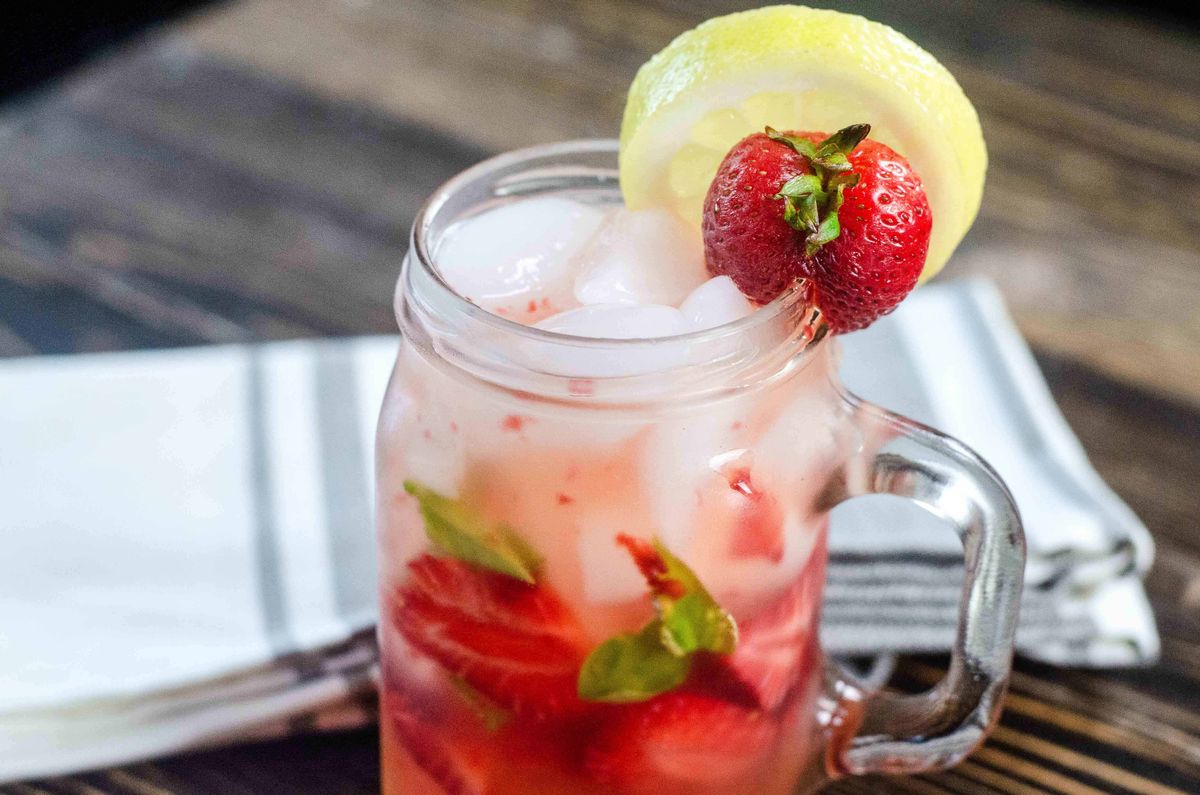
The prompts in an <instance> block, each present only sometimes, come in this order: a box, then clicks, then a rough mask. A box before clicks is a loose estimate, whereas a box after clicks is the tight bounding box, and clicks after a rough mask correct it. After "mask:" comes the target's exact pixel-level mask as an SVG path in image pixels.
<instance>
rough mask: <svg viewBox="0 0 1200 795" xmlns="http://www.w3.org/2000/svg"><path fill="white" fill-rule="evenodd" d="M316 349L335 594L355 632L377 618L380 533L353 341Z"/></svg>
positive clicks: (319, 429)
mask: <svg viewBox="0 0 1200 795" xmlns="http://www.w3.org/2000/svg"><path fill="white" fill-rule="evenodd" d="M314 347H315V350H316V367H315V369H314V374H315V375H314V388H315V389H316V403H317V426H318V427H317V442H318V450H319V455H320V456H321V472H322V479H323V482H324V488H325V495H324V496H325V522H326V527H328V528H329V545H330V556H331V560H332V564H333V572H334V577H335V580H334V594H335V596H336V598H337V606H338V612H339V613H340V614H341V616H342V619H343V620H344V621H345V622H346V626H347V629H351V630H352V629H357V628H358V625H360V624H362V623H363V622H365V621H370V620H372V616H373V615H374V605H375V534H374V530H373V526H372V512H371V506H370V497H369V495H368V493H367V473H366V472H365V471H364V469H363V449H362V428H361V426H360V425H359V421H360V418H359V404H358V383H357V381H356V378H355V370H354V359H353V358H352V357H351V352H352V348H351V346H350V345H349V344H348V343H346V342H342V341H328V342H320V343H317V344H316V345H315V346H314Z"/></svg>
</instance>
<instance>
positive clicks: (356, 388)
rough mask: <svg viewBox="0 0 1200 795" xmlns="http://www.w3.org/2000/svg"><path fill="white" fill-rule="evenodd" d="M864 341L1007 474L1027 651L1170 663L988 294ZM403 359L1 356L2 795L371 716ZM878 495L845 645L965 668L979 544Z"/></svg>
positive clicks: (1111, 528)
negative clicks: (380, 557)
mask: <svg viewBox="0 0 1200 795" xmlns="http://www.w3.org/2000/svg"><path fill="white" fill-rule="evenodd" d="M844 342H845V346H846V349H847V350H846V355H845V356H844V357H843V361H844V365H843V371H844V376H845V379H846V382H847V384H848V385H849V386H850V387H851V388H852V389H853V390H855V391H857V392H859V393H860V394H862V395H863V396H864V397H867V398H869V399H871V400H874V401H876V402H878V403H881V404H882V405H884V406H887V407H889V408H893V409H895V410H897V411H900V412H901V413H904V414H907V415H909V416H912V417H914V418H915V419H918V420H922V421H924V422H927V423H928V424H930V425H933V426H935V427H938V428H941V429H943V430H945V431H947V432H949V433H951V434H953V435H956V436H959V437H960V438H962V439H963V440H964V441H966V442H967V443H969V444H971V445H973V446H974V447H976V449H978V450H979V451H980V452H981V453H982V454H983V455H984V456H985V457H986V458H988V459H989V460H990V461H991V462H992V463H993V464H994V465H995V466H996V468H997V469H998V470H999V471H1000V473H1001V474H1002V475H1003V476H1004V477H1005V478H1006V479H1007V481H1008V483H1009V485H1010V487H1011V488H1012V491H1013V493H1014V495H1015V497H1016V500H1017V503H1018V505H1019V507H1020V508H1021V510H1022V513H1023V516H1024V520H1025V526H1026V531H1027V535H1028V539H1029V550H1030V559H1029V569H1028V574H1027V586H1028V587H1027V591H1026V595H1025V600H1024V605H1023V615H1022V622H1021V626H1020V629H1019V632H1018V644H1019V647H1020V650H1021V652H1022V653H1023V654H1025V655H1028V656H1030V657H1034V658H1038V659H1041V660H1045V661H1049V662H1053V663H1059V664H1064V665H1098V666H1099V665H1124V664H1136V663H1140V662H1146V661H1148V660H1150V659H1152V658H1153V657H1154V656H1155V654H1156V653H1157V643H1158V641H1157V635H1156V632H1155V628H1154V622H1153V617H1152V615H1151V613H1150V610H1149V607H1148V604H1147V602H1146V598H1145V594H1144V593H1143V591H1142V588H1141V583H1140V579H1139V577H1140V575H1141V574H1142V573H1144V572H1145V571H1146V569H1147V568H1148V566H1149V564H1150V561H1151V558H1152V555H1153V548H1152V545H1151V543H1150V539H1149V536H1148V535H1147V533H1146V530H1145V528H1144V527H1143V526H1142V524H1141V523H1140V522H1139V521H1138V520H1137V519H1136V517H1134V516H1133V514H1132V513H1131V512H1130V511H1129V509H1128V508H1126V507H1125V505H1124V504H1123V503H1121V502H1120V500H1118V499H1117V498H1116V496H1115V495H1113V493H1112V492H1111V491H1110V490H1109V489H1108V488H1107V487H1106V486H1105V485H1104V484H1103V483H1102V482H1101V480H1100V478H1099V477H1098V476H1097V475H1096V473H1095V471H1094V470H1093V469H1092V468H1091V466H1090V465H1089V464H1088V462H1087V460H1086V457H1085V456H1084V454H1083V451H1082V448H1081V447H1080V445H1079V443H1078V441H1077V440H1076V439H1075V438H1074V436H1073V435H1072V434H1071V432H1070V430H1069V428H1068V427H1067V426H1066V424H1065V422H1064V421H1063V419H1062V417H1061V415H1060V414H1059V412H1058V410H1057V408H1056V407H1055V406H1054V403H1053V401H1052V400H1051V399H1050V396H1049V393H1048V391H1047V389H1046V387H1045V384H1044V382H1043V381H1042V379H1041V376H1040V374H1039V373H1038V370H1037V368H1036V366H1035V365H1034V363H1033V360H1032V358H1031V356H1030V354H1029V351H1028V349H1027V348H1026V347H1025V345H1024V343H1023V342H1022V340H1021V339H1020V337H1019V335H1018V334H1017V332H1016V331H1015V329H1014V328H1013V326H1012V323H1011V321H1010V320H1009V319H1008V317H1007V315H1006V313H1005V311H1004V309H1003V306H1002V305H1001V303H1000V300H999V298H998V296H997V294H996V292H995V290H994V288H992V287H991V286H989V285H987V284H985V283H981V282H959V283H950V284H945V285H940V286H935V287H925V288H922V289H921V290H919V291H918V292H917V293H916V294H915V295H914V296H913V297H912V298H910V299H909V300H908V301H906V302H905V304H904V306H903V307H902V308H901V309H900V310H899V311H898V312H896V313H895V314H894V315H892V316H890V317H888V318H886V319H884V320H882V321H880V322H879V323H877V324H875V325H874V326H873V327H872V328H871V329H868V330H867V331H866V332H860V333H858V334H855V335H851V336H849V337H847V338H845V341H844ZM396 346H397V340H396V339H395V338H388V337H373V338H356V339H346V340H327V341H301V342H281V343H269V344H264V345H254V346H226V347H214V348H205V349H190V350H182V351H147V352H138V353H126V354H103V355H80V356H57V357H38V358H25V359H12V360H8V361H4V362H0V782H3V781H7V780H14V779H20V778H27V777H33V776H40V775H48V774H53V773H60V772H67V771H71V770H78V769H82V768H87V767H94V766H101V765H109V764H116V763H120V762H124V761H129V760H132V759H137V758H144V757H149V756H155V755H161V754H165V753H168V752H171V751H175V750H179V749H183V748H189V747H195V746H197V745H202V744H211V743H214V742H226V741H231V740H234V739H239V738H245V737H251V736H262V735H263V734H264V733H278V732H284V731H292V730H296V729H303V728H319V727H321V726H323V725H345V724H346V723H347V722H356V721H361V720H362V719H364V717H365V716H366V714H367V713H365V712H363V711H362V710H360V709H356V708H355V707H354V704H355V703H356V700H359V699H361V698H362V697H363V696H364V694H369V692H370V689H371V677H372V675H373V663H374V654H375V650H374V644H373V639H372V627H373V624H374V621H375V615H376V607H375V586H374V574H375V562H374V534H373V529H372V522H371V509H370V505H371V500H370V494H371V488H372V486H371V471H372V437H373V431H374V422H375V416H376V413H377V411H378V407H379V403H380V400H381V398H382V395H383V391H384V388H385V385H386V382H387V378H388V375H389V373H390V370H391V365H392V361H393V359H394V356H395V353H396ZM874 499H875V498H864V499H862V500H856V501H854V502H852V503H848V504H847V505H844V506H841V507H839V508H838V509H837V512H836V513H835V517H834V523H833V531H832V536H831V566H830V576H829V586H828V589H827V596H826V605H825V618H824V622H823V626H822V635H823V640H824V643H825V646H826V648H827V649H829V650H830V651H832V652H835V653H842V654H878V653H881V652H902V651H934V650H939V649H945V648H948V646H949V644H950V641H951V638H952V636H953V632H954V627H955V622H956V615H957V605H958V599H959V588H960V583H961V572H960V570H959V568H960V565H961V563H960V561H961V552H960V551H959V549H958V545H957V541H956V539H955V537H954V535H953V534H952V533H951V532H950V531H949V530H947V529H946V528H945V527H943V526H941V525H940V524H939V523H938V522H937V521H936V520H933V519H932V518H930V517H929V516H928V515H927V514H925V513H923V512H921V511H920V510H917V509H913V510H912V511H911V512H905V511H903V510H900V509H897V508H896V507H895V506H894V505H887V506H886V507H885V506H882V505H880V504H877V503H875V502H873V500H874ZM885 510H886V511H887V514H886V522H885V521H881V520H880V519H879V518H878V517H880V513H879V512H880V511H885Z"/></svg>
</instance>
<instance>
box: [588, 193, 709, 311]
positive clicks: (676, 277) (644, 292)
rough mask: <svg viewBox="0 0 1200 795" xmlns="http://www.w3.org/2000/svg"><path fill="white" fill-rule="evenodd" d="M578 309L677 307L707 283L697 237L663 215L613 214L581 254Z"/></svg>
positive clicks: (655, 211)
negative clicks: (581, 306)
mask: <svg viewBox="0 0 1200 795" xmlns="http://www.w3.org/2000/svg"><path fill="white" fill-rule="evenodd" d="M579 259H580V270H579V274H578V276H577V277H576V278H575V299H576V300H577V301H579V303H581V304H585V305H586V304H666V305H669V306H678V304H679V302H680V301H682V300H683V299H684V298H685V297H686V296H687V294H688V293H689V292H691V291H692V290H694V289H695V288H696V286H697V285H699V284H701V283H702V282H703V281H704V280H705V279H707V278H708V272H707V270H706V269H705V266H704V248H703V245H702V243H701V240H700V235H699V233H698V232H697V231H696V230H695V229H693V228H692V227H690V226H688V225H687V224H685V223H684V222H683V221H681V220H680V219H679V218H678V217H677V216H676V215H675V214H674V213H672V212H670V211H668V210H663V209H649V210H625V209H621V210H617V211H615V212H614V213H613V214H612V216H611V217H610V218H609V219H608V221H607V222H606V223H605V224H604V226H603V227H602V228H601V229H600V232H599V233H598V234H597V235H596V236H595V238H594V239H593V240H592V241H591V243H590V244H589V245H588V246H587V247H586V248H585V249H584V250H583V251H582V252H581V253H580V256H579Z"/></svg>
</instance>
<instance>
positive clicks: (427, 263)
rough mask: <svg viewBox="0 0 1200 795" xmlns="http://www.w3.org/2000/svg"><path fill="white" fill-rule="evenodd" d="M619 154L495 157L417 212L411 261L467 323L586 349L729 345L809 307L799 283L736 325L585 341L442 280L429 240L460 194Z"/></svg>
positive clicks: (610, 144) (579, 151)
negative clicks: (546, 164) (523, 167)
mask: <svg viewBox="0 0 1200 795" xmlns="http://www.w3.org/2000/svg"><path fill="white" fill-rule="evenodd" d="M617 151H618V142H617V141H616V140H614V139H610V138H593V139H576V140H570V141H560V142H556V143H551V144H539V145H537V146H529V147H524V148H522V149H514V150H512V151H509V152H504V153H503V154H499V155H495V156H493V157H490V158H488V159H487V160H483V161H481V162H479V163H477V164H475V165H474V166H471V167H470V168H467V169H466V170H464V171H461V172H460V173H458V174H457V175H455V176H454V177H451V178H450V179H449V180H447V181H446V182H444V183H442V185H441V186H440V187H438V188H437V189H436V190H434V191H433V193H431V194H430V196H429V198H427V199H426V200H425V202H424V204H422V206H421V208H420V210H419V211H418V212H417V215H416V218H415V220H414V221H413V226H412V233H411V238H410V250H411V251H412V252H413V253H414V255H415V257H413V258H410V261H411V260H412V259H415V261H416V263H417V265H418V266H419V267H420V268H421V270H422V272H423V275H424V276H425V277H426V278H427V279H428V280H429V282H428V284H430V285H432V287H433V288H434V289H435V290H437V291H438V292H439V294H440V295H439V299H440V300H439V301H438V303H439V305H441V306H446V305H449V306H452V307H453V308H454V311H456V312H458V313H460V314H461V315H462V316H463V317H464V318H466V319H470V320H472V321H476V322H480V323H483V324H485V325H486V326H488V327H490V328H492V329H494V330H496V331H499V332H501V333H504V334H507V335H513V336H516V337H521V338H524V339H528V340H531V341H541V342H549V343H555V344H558V345H571V346H574V347H581V348H611V349H613V350H628V349H631V348H635V347H637V346H645V345H647V344H650V343H653V344H660V343H661V344H666V343H687V344H690V345H697V344H704V343H706V342H715V341H719V340H725V339H727V338H729V337H731V336H734V335H740V334H744V333H748V332H750V331H752V330H754V329H758V328H763V327H766V326H768V325H769V324H771V323H773V322H775V321H776V320H778V318H779V317H780V316H781V315H784V314H787V313H794V312H795V311H796V309H797V305H798V304H801V303H807V301H808V297H809V292H808V290H807V289H806V288H805V287H804V285H803V283H802V282H797V283H796V284H793V285H792V286H790V287H788V288H787V289H785V290H784V291H783V292H782V293H781V294H780V295H778V296H777V297H776V298H774V299H773V300H772V301H770V302H769V303H767V304H763V305H761V306H759V307H757V308H756V309H755V311H754V312H752V313H750V314H749V315H747V316H746V317H743V318H738V319H737V320H734V321H732V322H729V323H724V324H722V325H719V326H714V327H713V328H708V329H700V330H697V331H688V332H684V333H682V334H674V335H670V336H664V337H636V338H618V337H580V336H577V335H574V334H564V333H562V332H558V331H551V330H548V329H541V328H537V327H535V326H527V325H525V324H523V323H518V322H516V321H515V320H510V319H509V318H506V317H502V316H500V315H498V314H495V313H493V312H489V311H488V310H486V309H484V308H483V307H480V306H478V305H477V304H474V303H472V302H471V301H470V300H468V299H467V298H465V297H463V296H462V295H460V294H459V293H458V292H457V291H456V290H455V289H454V288H453V287H451V286H450V284H449V282H447V281H446V280H445V278H444V277H443V276H442V274H441V272H440V271H439V270H438V268H437V266H436V265H435V263H434V256H433V253H432V247H431V245H430V237H431V236H432V228H433V224H434V220H435V219H436V218H437V216H438V213H439V211H441V210H442V209H443V208H444V207H445V205H446V203H447V201H448V200H449V199H450V198H451V197H452V196H454V195H455V194H456V193H457V192H459V191H461V190H464V189H466V188H467V187H468V186H470V185H472V184H474V183H476V182H485V181H489V179H490V178H491V177H492V176H494V175H495V174H497V173H499V172H503V171H505V170H506V169H509V168H512V167H514V166H517V165H519V164H521V163H524V162H529V161H534V160H537V159H544V158H550V157H564V156H570V155H590V154H598V153H600V154H603V153H611V154H614V155H615V154H616V153H617ZM823 336H824V335H818V336H817V337H816V338H815V339H811V340H809V341H808V344H807V345H806V346H805V352H810V351H812V350H813V349H814V348H815V347H816V346H817V344H819V342H820V341H821V338H822V337H823Z"/></svg>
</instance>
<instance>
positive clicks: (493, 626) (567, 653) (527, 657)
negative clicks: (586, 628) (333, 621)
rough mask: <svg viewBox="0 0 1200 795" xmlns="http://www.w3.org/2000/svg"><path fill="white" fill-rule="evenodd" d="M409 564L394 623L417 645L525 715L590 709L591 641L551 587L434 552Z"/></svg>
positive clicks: (567, 713) (564, 714) (548, 716)
mask: <svg viewBox="0 0 1200 795" xmlns="http://www.w3.org/2000/svg"><path fill="white" fill-rule="evenodd" d="M409 570H410V573H411V577H410V579H409V581H408V582H407V583H406V584H405V585H404V586H402V587H401V588H400V589H399V592H398V594H397V598H396V605H397V607H396V610H395V611H394V612H393V615H392V621H393V622H394V624H395V626H396V629H397V630H399V632H400V633H401V634H402V635H403V636H404V638H405V639H406V640H407V641H408V642H409V643H410V644H412V646H413V647H414V648H416V649H418V650H419V651H421V652H422V653H424V654H426V655H428V656H429V657H431V658H432V659H434V660H435V661H437V662H438V663H439V664H440V665H441V666H442V667H444V668H445V669H446V670H447V671H449V672H450V673H451V674H454V675H456V676H460V677H462V679H463V680H464V681H465V682H466V683H467V684H469V685H471V686H472V687H474V688H475V689H477V690H478V691H479V692H481V693H483V694H484V695H486V696H487V697H488V698H490V699H492V700H493V701H495V702H496V703H498V704H500V705H501V706H503V707H504V708H506V709H510V710H513V711H514V712H516V713H518V714H520V715H524V716H527V717H533V718H537V719H551V718H555V717H567V716H571V715H576V714H579V713H580V712H582V711H584V710H586V709H587V705H585V704H584V703H583V702H582V701H580V699H579V697H578V695H577V694H576V689H575V688H576V677H577V676H578V674H579V668H580V666H581V665H582V664H583V659H584V657H585V656H586V654H587V645H586V640H585V638H584V635H583V632H582V630H581V629H580V627H579V624H578V622H577V621H576V619H575V617H574V616H573V615H572V613H571V611H570V610H569V609H568V608H567V607H566V605H564V604H563V603H562V601H561V600H560V599H559V598H558V596H557V595H556V594H555V593H554V591H553V590H552V589H551V588H550V587H549V586H548V585H546V584H545V583H541V582H539V583H537V584H534V585H530V584H528V583H525V582H522V581H520V580H517V579H514V578H512V577H508V576H505V575H503V574H498V573H495V572H490V571H486V570H484V569H480V568H478V567H475V566H471V565H470V564H467V563H463V562H461V561H458V560H453V559H450V558H439V557H434V556H432V555H423V556H421V557H420V558H418V559H416V560H415V561H413V562H412V563H410V564H409Z"/></svg>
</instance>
